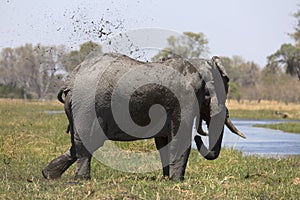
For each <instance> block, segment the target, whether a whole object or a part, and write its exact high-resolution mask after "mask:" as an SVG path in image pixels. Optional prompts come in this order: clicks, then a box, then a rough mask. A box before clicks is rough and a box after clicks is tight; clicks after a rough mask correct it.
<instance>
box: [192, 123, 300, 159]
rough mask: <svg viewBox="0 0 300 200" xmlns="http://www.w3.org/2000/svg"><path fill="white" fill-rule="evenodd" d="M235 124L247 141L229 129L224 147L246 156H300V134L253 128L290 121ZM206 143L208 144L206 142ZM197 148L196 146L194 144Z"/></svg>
mask: <svg viewBox="0 0 300 200" xmlns="http://www.w3.org/2000/svg"><path fill="white" fill-rule="evenodd" d="M232 122H233V124H234V125H235V126H236V127H237V128H238V129H239V130H240V131H241V132H243V133H244V134H245V135H246V137H247V139H243V138H241V137H238V136H236V135H234V134H233V133H231V132H230V131H229V129H227V127H226V128H225V134H224V139H223V146H224V147H230V148H233V149H236V150H239V151H241V152H243V154H244V155H253V154H255V155H258V156H263V157H286V156H290V155H300V134H295V133H286V132H283V131H279V130H272V129H267V128H258V127H253V125H255V124H272V123H281V122H289V121H288V120H241V119H233V120H232ZM204 143H206V144H207V139H206V141H205V140H204ZM193 146H194V147H195V144H193Z"/></svg>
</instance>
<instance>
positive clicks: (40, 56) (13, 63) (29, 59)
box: [0, 44, 65, 99]
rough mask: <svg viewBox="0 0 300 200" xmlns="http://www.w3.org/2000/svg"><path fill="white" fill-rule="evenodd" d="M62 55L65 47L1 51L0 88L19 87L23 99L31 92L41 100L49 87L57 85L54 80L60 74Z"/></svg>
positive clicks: (23, 47)
mask: <svg viewBox="0 0 300 200" xmlns="http://www.w3.org/2000/svg"><path fill="white" fill-rule="evenodd" d="M64 53H65V48H64V46H59V47H57V46H42V45H40V44H38V45H36V46H34V47H33V46H32V44H26V45H25V46H21V47H17V48H15V49H12V48H6V49H3V50H2V52H1V57H0V69H1V70H0V71H1V77H0V82H1V83H2V84H3V85H11V86H12V87H18V88H22V89H23V90H24V99H26V98H27V96H28V94H30V93H32V94H35V95H36V96H37V98H39V99H43V98H45V97H46V95H47V94H48V91H49V88H50V86H51V85H52V86H55V85H59V84H60V80H58V79H56V77H57V74H59V71H61V61H60V58H61V57H62V55H63V54H64ZM54 82H55V83H57V84H54Z"/></svg>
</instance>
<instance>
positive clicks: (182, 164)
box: [170, 146, 191, 181]
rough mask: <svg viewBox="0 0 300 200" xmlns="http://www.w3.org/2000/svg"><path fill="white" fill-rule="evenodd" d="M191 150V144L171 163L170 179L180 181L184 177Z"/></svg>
mask: <svg viewBox="0 0 300 200" xmlns="http://www.w3.org/2000/svg"><path fill="white" fill-rule="evenodd" d="M190 152H191V146H189V147H188V148H187V149H186V150H185V151H184V152H183V154H181V156H179V157H178V158H177V159H176V160H174V161H172V162H171V164H170V179H171V180H175V181H179V180H183V179H184V174H185V169H186V165H187V161H188V158H189V155H190Z"/></svg>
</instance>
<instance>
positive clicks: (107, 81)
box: [43, 54, 243, 180]
mask: <svg viewBox="0 0 300 200" xmlns="http://www.w3.org/2000/svg"><path fill="white" fill-rule="evenodd" d="M105 59H108V60H109V59H113V60H114V61H113V64H111V65H112V66H110V67H109V68H108V69H106V70H105V72H104V73H103V74H101V77H99V79H101V80H100V81H99V84H98V86H97V88H96V94H95V105H92V106H95V110H96V115H97V119H98V121H99V123H100V126H101V128H102V129H103V131H104V134H105V137H107V139H110V140H116V141H132V140H139V139H145V137H142V136H141V137H134V136H131V135H128V134H126V133H124V132H123V131H122V130H120V128H119V127H118V125H117V124H116V122H115V121H114V118H113V115H112V111H111V107H110V106H111V94H112V91H113V89H114V87H115V84H116V83H117V81H118V79H119V78H120V77H121V76H122V75H123V74H124V73H126V72H128V70H130V68H131V67H133V66H136V65H151V64H150V63H143V62H139V61H136V60H133V59H131V58H129V57H127V56H124V55H119V54H104V55H103V56H98V57H97V58H96V59H94V60H90V61H86V62H84V63H82V64H81V65H79V66H78V67H76V68H75V69H74V70H73V72H72V73H71V74H70V75H69V76H68V78H67V80H66V81H65V84H64V86H63V87H62V88H61V90H60V91H59V93H58V99H59V101H61V102H62V103H64V108H65V112H66V115H67V117H68V120H69V126H68V131H70V133H71V143H72V146H71V148H70V150H68V151H67V152H66V153H65V154H63V155H62V156H60V157H58V158H56V159H54V160H52V161H51V162H50V163H49V165H48V166H47V167H46V168H45V169H44V170H43V175H44V177H45V178H49V179H55V178H59V177H60V176H61V175H62V174H63V172H64V171H65V170H67V169H68V168H69V167H70V166H71V165H72V164H73V163H74V162H75V161H77V168H76V172H75V178H78V179H89V178H90V162H91V157H92V153H93V152H94V151H95V150H97V149H98V148H99V147H101V146H102V145H103V143H104V141H105V140H103V141H102V140H101V141H97V143H93V144H91V145H89V147H87V148H89V149H87V148H86V144H85V145H84V143H83V141H82V135H80V134H79V133H78V131H77V129H76V128H75V127H77V128H78V127H79V126H80V125H78V124H75V121H76V120H74V119H76V117H80V116H76V115H80V112H76V109H78V107H80V106H83V105H84V103H82V102H79V103H77V104H79V105H74V102H73V98H74V97H73V95H72V94H73V93H74V91H73V89H74V82H75V77H76V76H77V75H78V73H79V70H82V68H84V67H86V66H87V65H95V66H96V65H98V64H99V63H100V64H101V63H103V62H104V61H105ZM194 61H195V62H197V65H198V66H203V69H200V70H199V69H195V68H194V65H192V64H191V63H190V62H188V61H187V60H184V59H181V58H172V59H168V60H165V61H162V64H163V65H165V66H170V67H172V68H173V69H175V70H177V71H178V72H179V73H180V74H182V75H184V76H185V77H186V79H187V81H186V83H184V84H190V85H191V86H192V87H193V88H194V92H195V93H196V96H197V101H198V104H199V108H200V122H201V121H202V120H204V121H206V123H207V125H208V126H209V124H210V119H211V113H212V112H214V110H215V109H217V108H216V106H217V105H216V104H215V102H212V98H211V95H210V93H209V92H208V88H210V89H211V91H214V88H213V87H214V86H213V85H210V84H209V83H207V81H206V82H205V81H204V79H203V77H202V76H203V74H201V70H203V71H205V73H207V72H209V70H208V69H206V67H207V66H208V68H210V67H217V68H218V70H219V71H220V74H221V77H222V78H223V82H224V85H225V90H226V93H227V91H228V81H229V78H228V76H227V74H226V72H225V70H224V69H223V68H222V66H221V65H220V63H218V62H219V60H218V59H217V58H216V57H215V58H213V59H212V60H202V59H197V60H194ZM199 63H200V64H199ZM100 64H99V66H101V65H100ZM205 66H206V67H205ZM220 66H221V67H220ZM83 70H84V69H83ZM199 71H200V73H199ZM205 73H204V74H205ZM141 78H143V77H141ZM166 78H170V77H166ZM63 96H64V98H63ZM80 104H82V105H80ZM154 104H160V105H162V106H163V107H164V108H165V109H166V112H167V120H166V123H165V125H164V127H163V128H162V130H161V131H159V132H158V133H157V134H156V135H154V136H151V137H153V138H154V139H155V144H156V148H157V149H158V150H159V152H160V156H161V161H162V166H163V175H164V176H167V177H170V179H172V180H183V178H184V174H185V168H186V164H187V161H188V156H189V153H190V144H189V146H188V148H186V150H185V151H184V152H181V153H180V156H179V157H177V158H176V159H175V160H171V159H170V152H169V151H170V150H168V149H166V148H163V147H165V146H166V145H167V144H168V143H169V142H170V140H172V138H173V137H174V135H176V132H177V130H178V127H179V123H180V115H181V114H184V113H180V112H181V111H180V105H179V102H178V100H177V99H176V98H175V96H174V94H173V93H172V92H171V91H168V90H167V89H166V88H165V87H162V86H160V85H157V84H151V85H146V86H144V87H141V88H139V89H138V90H137V91H135V92H134V94H133V95H132V96H131V99H130V104H129V110H130V113H131V116H132V120H133V121H134V122H135V123H136V124H138V125H139V126H145V125H147V124H149V122H150V119H149V116H148V115H145V114H144V113H148V111H149V108H150V107H151V106H152V105H154ZM213 105H214V106H213ZM141 113H142V114H141ZM195 116H197V114H195ZM193 117H194V116H190V118H191V119H193ZM198 117H199V114H198ZM228 120H229V118H228V115H227V118H226V121H225V122H224V124H226V125H227V126H228V124H227V123H226V122H227V121H228ZM231 125H232V124H231ZM188 126H189V127H188V128H191V127H192V124H191V123H190V124H188ZM188 130H191V129H188ZM230 130H232V131H233V132H235V133H236V134H239V133H238V130H237V129H236V128H235V127H234V126H233V125H232V126H231V128H230ZM198 131H199V132H200V134H203V135H206V133H204V132H203V131H202V129H201V124H200V125H199V126H198ZM211 134H217V136H220V137H218V138H219V139H218V141H217V142H216V144H215V145H214V146H209V148H208V149H207V148H206V147H205V146H204V145H203V143H202V140H201V138H200V137H199V136H196V137H195V141H196V144H197V148H198V150H199V152H200V153H201V154H202V155H203V156H204V157H205V158H206V159H216V158H217V157H218V155H219V153H220V150H221V142H222V136H223V130H222V131H221V132H220V133H209V134H208V135H211ZM86 135H87V137H88V133H87V134H85V135H84V136H83V137H85V136H86ZM239 135H240V136H242V137H243V135H241V134H239ZM210 138H211V137H209V139H210ZM182 140H185V143H190V141H191V138H190V136H189V134H188V133H187V136H186V138H182ZM201 147H202V148H201ZM170 148H171V149H174V148H176V147H175V146H172V144H171V147H170Z"/></svg>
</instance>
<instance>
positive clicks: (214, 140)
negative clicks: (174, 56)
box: [192, 56, 246, 160]
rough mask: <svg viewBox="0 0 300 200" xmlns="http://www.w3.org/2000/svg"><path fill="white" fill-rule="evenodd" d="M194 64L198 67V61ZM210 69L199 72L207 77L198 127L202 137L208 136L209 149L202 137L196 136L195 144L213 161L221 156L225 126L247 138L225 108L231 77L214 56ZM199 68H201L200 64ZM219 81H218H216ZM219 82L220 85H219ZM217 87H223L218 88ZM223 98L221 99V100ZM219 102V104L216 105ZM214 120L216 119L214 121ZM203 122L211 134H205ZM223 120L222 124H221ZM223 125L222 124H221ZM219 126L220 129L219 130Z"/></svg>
mask: <svg viewBox="0 0 300 200" xmlns="http://www.w3.org/2000/svg"><path fill="white" fill-rule="evenodd" d="M192 64H193V65H195V66H196V67H197V64H198V63H197V60H194V61H193V60H192ZM208 64H209V65H210V66H209V67H205V65H201V66H204V67H203V68H199V69H198V70H200V72H201V71H203V73H202V74H203V76H207V77H206V80H205V89H204V96H203V91H200V92H201V94H200V96H201V95H202V99H203V101H201V102H202V103H201V108H200V120H199V125H198V128H197V130H198V133H200V134H201V135H208V137H209V147H208V148H207V147H206V146H205V145H204V144H203V142H202V140H201V137H200V136H195V142H196V145H197V149H198V151H199V152H200V154H201V155H202V156H203V157H204V158H206V159H208V160H213V159H216V158H217V157H218V156H219V153H220V150H221V145H222V138H223V132H224V128H223V127H224V124H225V125H226V126H227V127H228V128H229V129H230V130H231V131H232V132H233V133H235V134H237V135H239V136H240V137H242V138H246V137H245V135H244V134H243V133H241V132H240V131H239V130H238V129H237V128H236V127H235V126H234V125H233V123H232V122H231V120H230V118H229V112H228V109H227V108H226V106H225V100H222V98H224V99H226V97H227V93H228V88H229V77H228V75H227V73H226V71H225V68H224V67H223V65H222V64H221V60H220V58H218V57H217V56H214V57H213V58H212V60H211V61H208ZM198 66H200V65H199V64H198ZM216 79H218V80H216ZM218 81H219V83H218ZM216 87H223V88H221V90H220V88H216ZM220 98H221V99H220ZM216 101H217V103H216ZM224 115H225V116H224ZM212 118H213V119H214V120H213V121H214V122H213V121H212ZM202 120H204V121H206V123H207V125H208V127H209V133H208V134H207V133H205V132H204V131H203V130H202V127H201V122H202ZM220 120H221V122H220ZM220 123H221V124H220ZM218 126H219V128H218Z"/></svg>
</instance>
